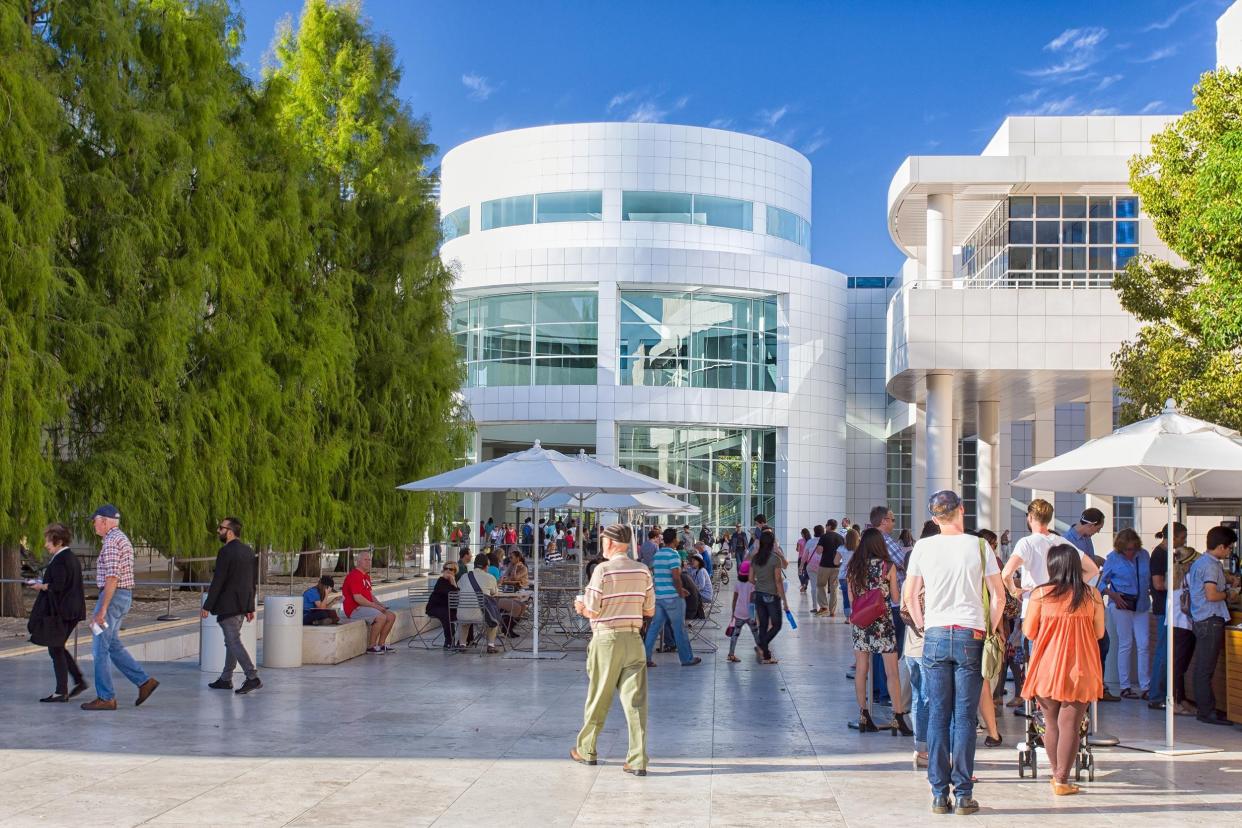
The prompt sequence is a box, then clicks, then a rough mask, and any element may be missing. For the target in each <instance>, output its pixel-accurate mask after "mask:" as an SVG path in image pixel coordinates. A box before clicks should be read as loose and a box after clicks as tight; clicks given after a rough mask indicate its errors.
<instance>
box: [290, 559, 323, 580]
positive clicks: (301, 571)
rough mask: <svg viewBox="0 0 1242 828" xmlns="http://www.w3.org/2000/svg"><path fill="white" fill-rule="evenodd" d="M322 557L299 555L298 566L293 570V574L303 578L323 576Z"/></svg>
mask: <svg viewBox="0 0 1242 828" xmlns="http://www.w3.org/2000/svg"><path fill="white" fill-rule="evenodd" d="M320 557H321V556H319V555H299V556H298V566H297V569H295V570H293V574H294V575H298V576H300V577H303V578H318V577H319V576H320V575H321V574H323V567H322V566H321V565H320Z"/></svg>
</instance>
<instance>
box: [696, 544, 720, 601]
mask: <svg viewBox="0 0 1242 828" xmlns="http://www.w3.org/2000/svg"><path fill="white" fill-rule="evenodd" d="M690 576H691V578H692V579H693V580H694V585H695V587H697V588H698V591H699V597H700V598H701V599H702V603H711V600H712V598H714V597H715V591H714V590H713V588H712V575H711V572H709V571H708V569H707V562H706V561H704V560H703V556H702V555H697V554H696V555H691V556H690Z"/></svg>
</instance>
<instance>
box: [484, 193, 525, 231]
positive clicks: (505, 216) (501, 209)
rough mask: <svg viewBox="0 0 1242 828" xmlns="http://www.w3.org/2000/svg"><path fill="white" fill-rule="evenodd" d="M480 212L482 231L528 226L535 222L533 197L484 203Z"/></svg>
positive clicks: (501, 199)
mask: <svg viewBox="0 0 1242 828" xmlns="http://www.w3.org/2000/svg"><path fill="white" fill-rule="evenodd" d="M481 212H482V225H483V229H484V230H492V229H494V228H497V227H513V226H514V225H518V224H530V223H531V222H533V221H534V220H535V206H534V196H528V195H523V196H513V197H511V198H498V199H495V200H494V201H485V202H483V205H482V210H481Z"/></svg>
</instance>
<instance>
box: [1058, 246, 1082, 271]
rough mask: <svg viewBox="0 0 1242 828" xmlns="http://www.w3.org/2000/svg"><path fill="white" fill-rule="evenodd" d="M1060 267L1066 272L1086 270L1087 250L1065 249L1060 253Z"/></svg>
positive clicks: (1078, 248) (1079, 248)
mask: <svg viewBox="0 0 1242 828" xmlns="http://www.w3.org/2000/svg"><path fill="white" fill-rule="evenodd" d="M1061 267H1063V268H1065V269H1066V270H1086V269H1087V248H1085V247H1066V248H1064V249H1063V250H1062V251H1061Z"/></svg>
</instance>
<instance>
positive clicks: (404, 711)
mask: <svg viewBox="0 0 1242 828" xmlns="http://www.w3.org/2000/svg"><path fill="white" fill-rule="evenodd" d="M806 609H807V608H806V606H805V605H803V607H802V609H801V611H800V612H799V617H800V619H799V628H798V630H797V631H796V632H791V631H790V630H788V629H785V630H784V631H782V633H781V635H780V637H779V638H778V639H777V641H776V643H775V644H774V649H775V651H776V653H777V656H778V657H779V658H780V662H781V663H780V664H779V666H776V667H760V666H759V665H757V664H755V663H754V661H753V658H749V657H748V658H745V659H744V660H743V662H742V663H741V664H733V665H730V664H728V663H726V662H725V659H724V652H723V651H722V652H721V653H719V654H709V653H703V655H704V660H703V664H702V665H700V666H698V667H693V668H684V669H683V668H681V667H680V666H678V664H677V661H676V658H675V656H671V655H668V656H657V659H658V663H659V667H658V668H657V669H655V670H653V671H652V674H651V718H650V724H649V731H650V750H651V756H652V766H651V775H650V776H648V777H647V778H645V779H640V778H635V777H632V776H629V775H627V774H624V773H622V772H621V763H622V759H623V757H624V755H625V730H624V719H623V717H622V716H621V713H620V710H619V709H614V711H613V714H612V717H611V718H610V721H609V727H608V729H607V731H606V732H605V735H604V737H603V738H602V739H601V742H600V759H601V760H602V761H601V764H600V765H599V766H597V767H583V766H579V765H575V764H573V763H572V762H570V761H569V759H568V758H567V752H568V750H569V748H570V747H571V746H572V745H573V740H574V736H575V734H576V732H577V730H578V727H579V725H580V723H581V713H582V704H583V699H584V696H585V691H586V677H585V674H584V672H583V663H584V659H583V656H582V655H581V653H571V654H570V655H568V656H567V657H566V658H565V659H563V660H560V661H538V662H536V661H524V660H518V659H510V658H502V657H490V658H489V657H484V656H476V655H464V656H446V655H444V654H442V653H440V652H425V651H423V650H407V649H406V648H405V647H404V646H402V647H401V648H400V651H399V652H398V653H396V654H394V655H389V656H368V657H365V658H358V659H354V660H353V661H350V662H346V663H344V664H340V665H336V666H332V667H307V668H303V669H299V670H265V671H263V673H262V675H263V679H264V682H265V686H264V688H263V689H262V690H261V691H259V692H256V693H254V694H252V695H250V696H246V697H234V696H233V694H231V693H220V692H217V691H212V690H209V689H207V687H206V686H205V685H206V683H207V681H209V680H210V679H211V678H212V676H208V675H205V674H203V673H200V672H199V670H198V666H197V663H196V662H194V661H190V660H186V661H179V662H166V663H155V664H151V665H149V667H150V669H151V672H152V673H153V674H154V675H156V676H157V677H158V678H159V679H160V681H161V686H160V688H159V690H158V692H156V694H155V695H154V696H153V697H152V698H151V700H150V701H149V702H147V704H146V705H144V706H143V707H142V708H138V709H135V708H134V707H133V706H132V701H133V695H134V693H133V691H132V688H131V687H129V686H128V685H124V682H123V681H121V683H120V684H119V685H118V689H119V690H120V697H119V698H120V701H121V703H122V706H121V708H120V710H118V711H117V712H115V713H86V712H83V711H80V710H78V709H77V706H76V705H49V704H38V703H37V701H36V700H37V699H38V698H39V697H40V696H42V695H44V694H46V693H47V692H48V691H49V689H50V688H51V686H52V675H51V665H50V664H49V663H48V659H47V658H46V657H39V656H25V657H21V658H11V659H3V660H0V684H2V686H3V687H4V688H5V689H4V694H3V696H2V697H0V714H2V715H3V720H4V722H5V723H6V726H5V728H4V731H3V735H0V786H2V788H3V790H4V792H5V795H4V798H3V801H4V805H3V808H2V809H0V825H4V826H9V825H36V824H38V825H75V826H80V825H89V826H122V825H145V824H152V825H172V824H177V825H199V826H201V825H246V826H265V825H273V826H274V825H325V826H344V825H364V824H365V825H445V826H446V825H488V826H494V825H505V826H512V825H538V826H552V825H595V824H599V825H686V826H698V825H748V826H753V825H757V824H766V825H790V824H794V823H806V824H811V823H814V824H816V825H848V826H874V825H890V826H892V825H914V824H920V825H921V824H927V823H929V821H930V822H931V823H934V822H935V821H937V820H942V821H950V824H952V822H954V821H956V819H957V817H951V816H950V817H933V816H932V815H931V814H930V813H929V812H928V804H929V794H928V788H927V783H926V778H925V775H924V773H923V772H921V771H920V772H915V771H914V770H912V768H911V764H910V762H911V746H910V741H909V740H907V739H901V738H895V737H892V736H890V735H889V734H887V733H878V734H869V735H860V734H858V733H856V732H854V731H851V730H848V729H847V728H846V724H845V723H846V720H847V719H848V718H849V717H850V716H851V714H852V713H856V711H855V705H854V699H853V685H852V683H851V682H849V681H846V679H845V670H846V667H847V664H848V662H849V661H850V659H851V657H852V653H851V651H850V649H849V646H850V644H849V633H848V627H847V626H846V625H845V624H842V623H840V621H839V619H837V620H834V621H829V620H827V619H812V618H810V617H809V616H808V615H807V611H806ZM717 640H718V641H721V642H724V641H725V639H724V638H723V636H722V635H721V637H720V638H718V639H717ZM741 641H742V644H741V645H740V646H743V647H748V639H747V638H746V637H745V634H744V636H743V638H742V640H741ZM726 644H727V642H726ZM88 672H89V671H88ZM88 697H89V696H88ZM1104 712H1105V715H1106V716H1107V717H1108V718H1107V721H1106V725H1107V727H1106V729H1107V730H1110V731H1112V732H1114V733H1116V734H1118V735H1122V736H1130V737H1131V738H1134V737H1138V736H1142V737H1148V738H1159V737H1160V736H1161V735H1162V733H1163V729H1162V721H1163V720H1162V719H1161V718H1160V716H1159V714H1156V713H1154V712H1152V711H1149V710H1148V709H1147V707H1146V705H1145V704H1142V703H1139V702H1122V703H1118V704H1110V705H1107V706H1106V707H1105V710H1104ZM879 718H880V717H879V716H877V719H879ZM1178 723H1179V725H1180V731H1179V736H1180V737H1181V738H1184V739H1186V740H1193V741H1196V742H1199V743H1204V744H1213V745H1217V746H1220V747H1223V748H1225V749H1226V752H1223V753H1214V754H1205V755H1199V756H1191V757H1184V758H1181V759H1178V760H1176V761H1170V760H1168V759H1165V758H1162V757H1158V756H1155V755H1152V754H1146V753H1140V752H1137V751H1131V750H1125V749H1119V748H1114V749H1098V750H1097V754H1096V755H1097V762H1098V765H1099V772H1098V775H1097V777H1096V781H1095V782H1094V783H1091V784H1087V785H1086V786H1085V791H1084V793H1083V794H1082V795H1080V796H1075V797H1064V798H1059V799H1054V798H1053V797H1052V795H1051V793H1050V792H1049V790H1048V784H1047V781H1046V777H1045V776H1041V778H1040V779H1039V780H1037V781H1031V780H1029V779H1027V780H1020V779H1019V778H1018V775H1017V772H1016V765H1015V760H1014V752H1013V750H1012V749H1011V748H1009V747H1005V748H997V749H993V750H988V749H984V748H983V747H982V740H981V744H980V750H979V763H978V776H979V778H980V784H979V785H978V786H977V787H976V796H977V798H978V799H979V800H980V802H981V804H982V806H983V808H982V810H981V811H980V813H979V814H978V815H976V816H975V817H973V818H972V819H973V820H974V824H978V825H989V826H1012V825H1014V824H1033V823H1034V822H1035V821H1036V820H1038V821H1039V823H1040V824H1041V825H1083V826H1088V825H1089V826H1092V828H1100V827H1101V826H1114V825H1117V826H1120V825H1137V824H1141V825H1143V826H1144V828H1154V826H1165V825H1168V826H1186V825H1229V824H1233V825H1237V824H1242V790H1239V788H1240V786H1242V732H1240V731H1236V730H1231V729H1225V728H1211V727H1208V726H1205V725H1199V724H1197V723H1195V722H1194V721H1193V720H1186V719H1179V720H1178ZM1002 727H1003V729H1004V733H1005V736H1006V739H1007V741H1008V742H1011V743H1012V742H1013V741H1016V739H1017V738H1018V736H1019V734H1020V733H1021V720H1019V719H1018V718H1016V717H1013V716H1011V715H1009V713H1008V711H1006V714H1005V716H1004V717H1003V723H1002Z"/></svg>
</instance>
